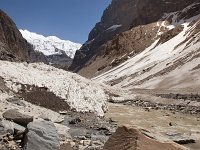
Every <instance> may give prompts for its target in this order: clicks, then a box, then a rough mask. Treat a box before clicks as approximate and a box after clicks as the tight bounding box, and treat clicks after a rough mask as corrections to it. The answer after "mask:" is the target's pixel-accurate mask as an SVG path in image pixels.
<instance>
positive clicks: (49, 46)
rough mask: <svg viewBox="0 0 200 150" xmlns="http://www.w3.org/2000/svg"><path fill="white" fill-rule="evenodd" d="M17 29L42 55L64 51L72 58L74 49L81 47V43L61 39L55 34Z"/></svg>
mask: <svg viewBox="0 0 200 150" xmlns="http://www.w3.org/2000/svg"><path fill="white" fill-rule="evenodd" d="M19 31H20V32H21V34H22V36H23V37H24V38H25V39H26V40H27V41H28V42H29V43H30V44H32V45H33V46H34V50H35V51H39V52H42V53H43V54H44V55H54V54H61V53H62V51H64V52H65V53H66V55H68V56H69V57H70V58H74V55H75V52H76V50H78V49H80V47H81V44H78V43H73V42H71V41H65V40H61V39H59V38H57V37H55V36H48V37H44V36H43V35H39V34H36V33H33V32H30V31H28V30H21V29H20V30H19Z"/></svg>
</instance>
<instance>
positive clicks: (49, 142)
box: [24, 121, 60, 150]
mask: <svg viewBox="0 0 200 150" xmlns="http://www.w3.org/2000/svg"><path fill="white" fill-rule="evenodd" d="M27 129H28V132H27V134H26V136H25V141H24V143H25V145H24V150H59V149H60V143H59V135H58V132H57V130H56V127H55V125H54V124H53V123H52V122H49V121H35V122H31V123H29V124H28V126H27Z"/></svg>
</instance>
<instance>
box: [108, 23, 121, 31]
mask: <svg viewBox="0 0 200 150" xmlns="http://www.w3.org/2000/svg"><path fill="white" fill-rule="evenodd" d="M121 26H122V25H121V24H119V25H118V24H116V25H113V26H111V27H109V28H108V29H106V30H112V31H114V30H116V29H117V28H119V27H121Z"/></svg>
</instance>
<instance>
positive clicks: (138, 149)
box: [103, 126, 186, 150]
mask: <svg viewBox="0 0 200 150" xmlns="http://www.w3.org/2000/svg"><path fill="white" fill-rule="evenodd" d="M147 135H149V134H147V133H146V132H145V133H144V130H139V129H135V128H132V127H126V126H123V127H119V128H118V129H117V130H116V132H115V133H114V134H113V135H112V136H111V137H110V138H109V140H108V141H107V142H106V144H105V145H104V148H103V150H132V149H134V150H161V149H162V150H169V149H170V150H185V149H186V148H184V147H182V146H181V145H178V144H176V143H174V142H172V141H171V142H170V141H160V140H159V139H160V137H157V138H152V137H151V136H148V137H147Z"/></svg>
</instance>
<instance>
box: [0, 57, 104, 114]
mask: <svg viewBox="0 0 200 150" xmlns="http://www.w3.org/2000/svg"><path fill="white" fill-rule="evenodd" d="M0 70H1V71H0V76H1V77H3V78H4V79H5V81H6V84H7V85H9V86H8V87H10V88H12V89H14V90H15V91H17V90H18V89H20V87H17V86H16V84H15V83H20V84H28V85H35V86H38V87H47V88H48V89H49V90H50V92H53V93H54V94H55V95H56V96H58V97H60V98H62V99H64V100H65V101H66V103H68V104H69V105H70V106H71V107H72V108H75V109H76V110H77V111H82V112H88V111H91V112H94V113H96V114H98V115H100V116H103V115H104V109H105V107H106V100H107V95H106V94H105V91H104V89H103V88H102V86H101V85H99V84H97V83H95V82H92V81H90V80H88V79H85V78H83V77H81V76H79V75H77V74H74V73H70V72H67V71H64V70H60V69H56V68H54V67H51V66H48V65H45V64H42V63H33V64H26V63H14V62H7V61H0Z"/></svg>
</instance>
